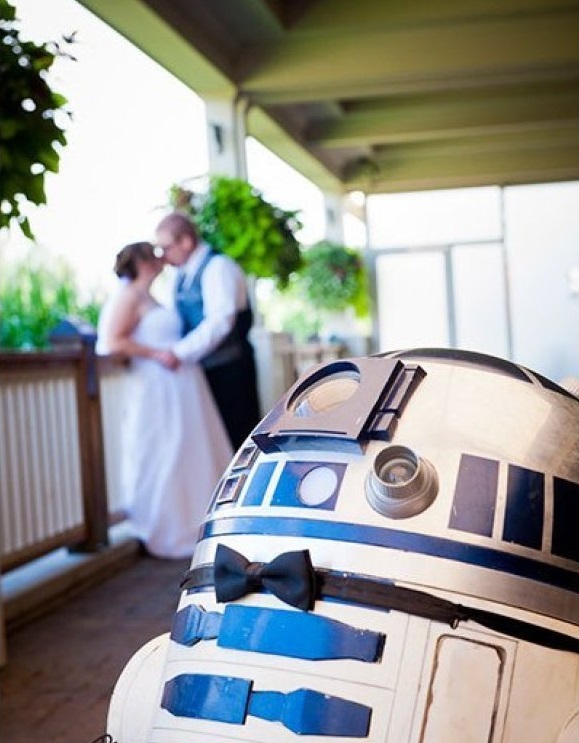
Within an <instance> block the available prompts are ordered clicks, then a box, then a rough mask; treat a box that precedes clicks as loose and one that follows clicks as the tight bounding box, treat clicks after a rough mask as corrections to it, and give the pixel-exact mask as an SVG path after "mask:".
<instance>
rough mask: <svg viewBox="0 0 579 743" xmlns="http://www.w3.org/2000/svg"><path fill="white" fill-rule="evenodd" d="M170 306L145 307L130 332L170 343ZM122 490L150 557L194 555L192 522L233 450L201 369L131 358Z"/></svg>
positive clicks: (173, 325)
mask: <svg viewBox="0 0 579 743" xmlns="http://www.w3.org/2000/svg"><path fill="white" fill-rule="evenodd" d="M180 331H181V321H180V318H179V316H178V314H177V312H176V310H173V309H170V308H168V307H164V306H161V305H157V306H155V307H153V308H152V309H150V310H148V311H147V312H146V313H145V315H144V316H143V318H142V319H141V321H140V322H139V324H138V325H137V327H136V328H135V330H134V331H133V338H134V339H135V340H136V341H138V342H140V343H143V344H146V345H150V346H153V347H155V348H169V347H171V346H172V344H173V343H174V342H175V341H177V340H178V339H179V337H180ZM125 405H126V410H125V418H124V421H123V453H122V462H123V465H122V467H123V473H122V490H123V496H124V499H125V502H126V510H127V514H128V517H129V520H130V522H131V524H132V526H133V529H134V531H135V534H136V536H137V537H138V538H139V539H140V540H141V542H142V543H143V545H144V546H145V548H146V549H147V550H148V551H149V552H150V553H151V554H153V555H156V556H157V557H168V558H187V557H191V556H192V554H193V548H194V545H195V543H196V541H197V532H198V529H199V525H200V523H201V521H202V520H203V517H204V515H205V512H206V509H207V507H208V505H209V501H210V499H211V495H212V493H213V491H214V489H215V486H216V485H217V483H218V481H219V479H220V477H221V475H222V474H223V471H224V470H225V468H226V467H227V465H228V464H229V462H230V460H231V457H232V451H231V445H230V443H229V440H228V438H227V434H226V432H225V428H224V426H223V423H222V421H221V418H220V416H219V412H218V410H217V407H216V405H215V402H214V401H213V397H212V395H211V391H210V389H209V387H208V385H207V381H206V379H205V375H204V373H203V371H202V369H201V368H200V367H199V366H198V365H196V364H183V365H182V366H181V367H179V369H177V370H176V371H170V370H168V369H165V368H164V367H163V366H161V364H159V363H158V362H156V361H153V360H149V359H144V358H133V359H132V360H131V366H130V371H129V372H128V378H127V384H126V400H125Z"/></svg>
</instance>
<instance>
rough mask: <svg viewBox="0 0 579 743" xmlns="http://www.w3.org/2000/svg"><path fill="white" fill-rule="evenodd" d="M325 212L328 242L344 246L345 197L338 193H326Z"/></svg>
mask: <svg viewBox="0 0 579 743" xmlns="http://www.w3.org/2000/svg"><path fill="white" fill-rule="evenodd" d="M324 212H325V216H326V228H325V238H326V240H328V241H329V242H333V243H337V244H338V245H343V243H344V195H343V194H341V193H339V192H337V191H324Z"/></svg>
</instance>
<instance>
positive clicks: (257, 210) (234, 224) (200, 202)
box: [170, 176, 301, 287]
mask: <svg viewBox="0 0 579 743" xmlns="http://www.w3.org/2000/svg"><path fill="white" fill-rule="evenodd" d="M170 202H171V205H172V206H173V208H175V209H181V210H183V211H186V212H187V213H188V214H189V216H191V218H192V219H193V221H194V222H195V224H196V225H197V227H198V229H199V233H200V235H201V237H202V238H203V240H205V241H206V242H207V243H209V245H211V246H212V247H213V248H214V249H215V250H219V251H220V252H222V253H226V254H227V255H229V256H231V258H233V259H234V260H236V261H237V262H238V263H239V265H240V266H241V267H242V268H243V270H244V271H245V272H246V273H247V274H251V275H252V276H256V277H261V278H266V277H273V278H275V279H276V281H277V283H278V285H279V286H281V287H283V286H286V285H287V283H288V280H289V277H290V275H291V274H292V273H293V272H294V271H296V270H297V269H298V268H299V267H300V265H301V253H300V246H299V243H298V241H297V239H296V237H295V234H294V233H295V232H296V231H297V230H299V229H300V227H301V223H300V221H299V219H298V216H297V212H295V211H285V210H283V209H280V208H279V207H276V206H274V205H272V204H270V203H269V202H268V201H266V200H265V199H264V198H263V196H262V195H261V193H260V192H259V191H258V190H256V189H255V188H253V187H252V186H251V185H250V184H249V183H247V181H244V180H241V179H239V178H228V177H225V176H212V177H211V178H210V179H209V188H208V190H207V191H206V192H203V193H194V192H192V191H188V190H186V189H184V188H182V187H181V186H173V187H172V188H171V192H170Z"/></svg>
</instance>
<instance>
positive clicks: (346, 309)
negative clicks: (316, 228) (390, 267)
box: [296, 240, 370, 335]
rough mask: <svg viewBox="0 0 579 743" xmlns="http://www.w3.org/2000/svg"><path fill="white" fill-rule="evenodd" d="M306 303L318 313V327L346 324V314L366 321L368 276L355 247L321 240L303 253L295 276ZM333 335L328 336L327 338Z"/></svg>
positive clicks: (368, 299)
mask: <svg viewBox="0 0 579 743" xmlns="http://www.w3.org/2000/svg"><path fill="white" fill-rule="evenodd" d="M296 281H297V285H298V289H299V291H300V293H301V294H302V296H303V297H304V299H305V300H306V302H307V303H308V304H309V305H310V306H311V307H312V308H314V310H315V311H316V312H317V313H318V314H319V316H320V321H321V325H323V324H324V322H325V323H326V325H327V324H328V322H331V323H333V324H337V326H338V327H339V326H340V325H341V324H343V323H345V322H347V315H348V313H349V314H350V315H353V316H354V317H355V318H360V319H362V318H367V317H368V315H369V311H370V297H369V288H368V275H367V271H366V266H365V264H364V261H363V259H362V256H361V254H360V252H359V251H358V250H356V249H355V248H350V247H347V246H345V245H339V244H337V243H333V242H329V241H326V240H322V241H320V242H318V243H316V244H315V245H312V246H311V247H309V248H307V249H305V250H304V251H303V265H302V267H301V269H300V270H299V271H298V273H297V277H296ZM332 334H335V333H330V335H332Z"/></svg>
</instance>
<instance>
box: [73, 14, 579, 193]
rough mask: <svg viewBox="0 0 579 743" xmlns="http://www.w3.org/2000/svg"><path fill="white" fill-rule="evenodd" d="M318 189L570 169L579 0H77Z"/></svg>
mask: <svg viewBox="0 0 579 743" xmlns="http://www.w3.org/2000/svg"><path fill="white" fill-rule="evenodd" d="M80 2H81V3H82V5H84V6H86V7H87V8H89V9H90V10H92V11H93V12H94V13H95V14H96V15H98V16H99V17H101V18H102V19H103V20H104V21H106V22H107V23H108V24H109V25H111V26H112V27H114V28H115V29H117V30H118V31H119V32H120V33H122V34H123V35H124V36H126V37H127V38H128V39H130V40H131V41H132V42H133V43H135V44H136V45H137V46H138V47H140V48H141V49H142V50H143V51H144V52H146V53H147V54H148V55H149V56H151V57H153V58H154V59H155V60H157V62H159V63H160V64H161V65H162V66H163V67H165V68H166V69H168V70H170V71H171V72H172V73H173V74H174V75H176V76H177V77H178V78H179V79H181V80H182V81H183V82H184V83H185V84H187V85H188V86H189V87H190V88H192V89H193V90H195V91H196V92H197V93H198V94H199V95H200V96H201V97H202V98H206V99H207V98H216V97H217V98H219V97H221V96H224V95H227V96H231V95H232V94H233V95H235V94H238V95H239V96H240V97H241V99H242V100H244V101H245V102H246V103H247V106H248V109H247V111H248V119H247V121H248V132H249V134H251V135H252V136H254V137H255V138H256V139H258V140H259V141H261V142H262V143H263V144H264V145H265V146H266V147H268V148H269V149H271V150H272V151H273V152H275V153H276V154H277V155H279V156H280V157H281V158H282V159H284V160H286V161H287V162H288V163H289V164H290V165H292V166H293V167H295V168H296V169H297V170H299V171H300V172H302V173H303V174H304V175H305V176H306V177H308V178H310V179H311V180H312V181H314V182H315V183H317V184H318V185H319V186H320V187H321V188H324V189H340V190H353V189H361V190H364V191H365V192H366V193H379V192H388V191H406V190H418V189H430V188H449V187H457V186H476V185H486V184H504V185H506V184H515V183H530V182H548V181H558V180H570V179H577V178H579V43H578V39H579V3H578V2H577V0H468V2H465V0H357V2H352V0H80Z"/></svg>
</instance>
